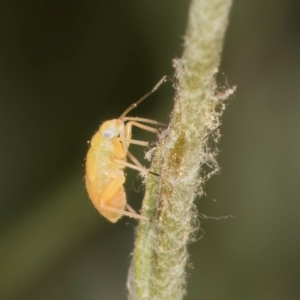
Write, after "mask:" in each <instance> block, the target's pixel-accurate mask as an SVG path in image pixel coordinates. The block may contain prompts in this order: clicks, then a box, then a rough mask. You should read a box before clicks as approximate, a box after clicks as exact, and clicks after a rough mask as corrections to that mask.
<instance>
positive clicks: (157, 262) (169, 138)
mask: <svg viewBox="0 0 300 300" xmlns="http://www.w3.org/2000/svg"><path fill="white" fill-rule="evenodd" d="M230 6H231V0H192V2H191V6H190V10H189V17H188V26H187V31H186V35H185V39H184V51H183V55H182V58H181V59H178V60H176V61H175V62H174V66H175V69H176V80H177V82H176V84H175V89H176V96H175V107H174V110H173V112H172V118H171V122H170V126H169V128H168V129H167V130H166V131H165V132H163V133H162V134H161V136H160V141H159V144H158V146H157V149H156V153H155V156H154V158H153V161H152V167H151V169H152V170H153V171H154V172H156V173H158V174H160V177H156V176H149V178H148V180H147V183H146V195H145V198H144V201H143V208H142V214H143V215H146V216H148V217H149V218H150V219H151V221H150V222H147V221H142V222H140V224H139V226H138V229H137V236H136V242H135V249H134V254H133V260H132V266H131V269H130V271H129V278H128V289H129V299H131V300H141V299H143V300H144V299H151V300H160V299H161V300H176V299H182V298H183V296H184V294H185V286H186V263H187V260H188V253H187V245H188V243H189V242H191V240H192V239H193V237H194V236H195V233H196V232H197V229H198V227H199V224H198V223H199V222H198V221H197V210H196V208H195V205H194V200H195V198H196V197H197V196H198V195H199V194H200V195H201V194H202V190H201V186H202V184H203V182H204V181H205V180H206V179H207V178H208V177H209V175H211V174H213V173H214V172H216V171H217V169H218V166H217V162H216V160H215V156H216V152H217V151H216V147H215V144H216V142H217V140H218V138H219V131H218V126H219V118H220V116H221V114H222V111H223V107H224V106H223V104H222V102H223V100H224V99H226V98H227V97H228V96H229V95H230V94H231V93H232V92H233V89H229V90H226V91H218V90H217V86H216V81H215V75H216V73H217V71H218V66H219V61H220V53H221V50H222V44H223V39H224V34H225V30H226V27H227V23H228V14H229V10H230ZM205 170H206V171H205ZM207 170H208V171H207Z"/></svg>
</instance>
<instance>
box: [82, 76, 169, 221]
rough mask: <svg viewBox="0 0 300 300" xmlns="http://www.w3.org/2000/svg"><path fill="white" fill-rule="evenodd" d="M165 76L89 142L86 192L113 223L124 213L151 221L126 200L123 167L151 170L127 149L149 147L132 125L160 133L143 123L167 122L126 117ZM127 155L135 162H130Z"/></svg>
mask: <svg viewBox="0 0 300 300" xmlns="http://www.w3.org/2000/svg"><path fill="white" fill-rule="evenodd" d="M165 79H166V76H164V77H163V78H162V79H161V80H160V81H159V82H158V83H157V84H156V85H155V87H154V88H153V89H152V90H151V91H150V92H148V93H147V94H146V95H144V96H143V97H142V98H141V99H139V100H138V101H137V102H135V103H133V104H132V105H130V106H129V107H128V108H127V109H126V110H125V111H124V112H123V113H122V114H121V116H120V117H119V118H118V119H113V120H109V121H106V122H104V123H103V124H102V125H101V126H100V128H99V130H98V131H97V132H96V133H95V134H94V136H93V137H92V139H91V141H90V149H89V150H88V153H87V157H86V176H85V183H86V188H87V192H88V195H89V197H90V199H91V201H92V202H93V204H94V206H95V207H96V209H97V210H98V211H99V212H100V214H102V215H103V216H104V217H105V218H106V219H108V220H109V221H111V222H113V223H115V222H117V221H118V220H119V219H120V218H121V217H122V216H123V215H126V216H129V217H132V218H136V219H141V220H148V218H147V217H146V216H142V215H139V214H137V213H136V212H135V211H134V210H133V209H132V208H131V207H130V206H129V204H128V203H127V202H126V194H125V191H124V187H123V183H124V182H125V175H124V168H125V167H128V168H132V169H135V170H138V171H140V172H143V173H148V174H149V173H151V172H150V171H149V170H148V169H146V168H144V167H143V166H142V165H141V164H140V163H139V161H138V160H137V159H136V158H135V157H134V156H133V155H132V154H131V153H130V152H129V151H128V148H129V146H130V144H135V145H140V146H148V142H146V141H140V140H133V139H132V138H131V131H132V126H136V127H139V128H141V129H144V130H147V131H150V132H153V133H157V131H158V130H157V129H156V128H153V127H150V126H148V125H145V124H142V123H148V124H155V125H164V124H163V123H160V122H157V121H154V120H150V119H145V118H138V117H126V116H127V114H128V113H129V112H130V111H131V110H133V109H134V108H135V107H137V106H138V105H139V104H140V103H141V102H142V101H143V100H145V99H146V98H147V97H148V96H149V95H151V94H152V93H153V92H155V91H156V90H157V89H158V87H159V86H160V85H161V84H162V83H163V82H164V81H165ZM127 158H129V159H130V160H131V161H132V163H129V162H127ZM125 209H127V210H125Z"/></svg>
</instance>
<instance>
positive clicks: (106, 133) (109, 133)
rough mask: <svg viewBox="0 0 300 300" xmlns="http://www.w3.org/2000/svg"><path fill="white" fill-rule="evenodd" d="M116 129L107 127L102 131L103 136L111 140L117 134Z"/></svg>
mask: <svg viewBox="0 0 300 300" xmlns="http://www.w3.org/2000/svg"><path fill="white" fill-rule="evenodd" d="M115 134H116V133H115V131H114V130H109V129H107V130H104V131H103V132H102V136H103V137H104V138H105V139H108V140H110V139H112V138H113V137H114V136H115Z"/></svg>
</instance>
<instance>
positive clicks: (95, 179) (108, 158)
mask: <svg viewBox="0 0 300 300" xmlns="http://www.w3.org/2000/svg"><path fill="white" fill-rule="evenodd" d="M115 121H118V120H111V121H108V122H115ZM120 122H121V121H120ZM105 123H107V122H105ZM105 123H104V124H105ZM104 124H103V125H104ZM103 125H102V126H103ZM122 125H123V124H122ZM102 126H101V127H100V129H99V131H97V132H96V133H95V134H94V136H93V137H92V139H91V141H90V149H89V151H88V153H87V158H86V177H85V182H86V188H87V191H88V194H89V197H90V199H91V201H92V202H93V204H94V206H95V207H96V209H97V210H98V211H99V212H100V213H101V214H102V215H103V216H104V217H105V218H107V219H108V220H110V221H111V222H113V223H114V222H116V221H118V219H119V218H120V217H121V215H120V214H119V213H116V212H112V211H109V210H107V209H105V208H104V207H103V205H105V206H108V207H111V208H113V209H118V210H122V211H123V210H125V205H126V195H125V192H124V187H123V183H124V182H125V175H124V171H123V169H124V168H125V165H123V164H120V163H118V162H115V161H114V159H118V160H122V161H124V162H126V152H125V150H124V148H123V145H122V143H121V142H120V141H118V140H117V139H116V138H113V139H105V138H104V137H103V136H102V134H101V128H102Z"/></svg>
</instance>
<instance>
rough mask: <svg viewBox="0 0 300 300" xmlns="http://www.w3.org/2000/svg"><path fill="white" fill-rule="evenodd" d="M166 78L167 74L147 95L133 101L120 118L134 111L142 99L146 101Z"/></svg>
mask: <svg viewBox="0 0 300 300" xmlns="http://www.w3.org/2000/svg"><path fill="white" fill-rule="evenodd" d="M165 80H166V76H164V77H163V78H162V79H161V80H160V81H159V82H158V83H157V84H156V85H155V86H154V88H153V89H152V90H151V91H150V92H148V93H147V94H146V95H144V96H143V97H142V98H140V99H139V100H138V101H136V102H134V103H132V104H131V105H130V106H129V107H128V108H127V109H126V110H125V111H124V112H123V113H122V114H121V116H120V118H119V119H120V120H122V119H123V118H124V117H125V116H126V115H127V114H128V113H129V112H130V111H132V110H133V109H134V108H136V107H137V106H138V105H139V104H140V103H141V102H142V101H144V100H145V99H146V98H147V97H149V96H150V95H151V94H153V93H154V92H155V91H156V90H157V89H158V88H159V87H160V85H161V84H162V83H163V82H164V81H165Z"/></svg>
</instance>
